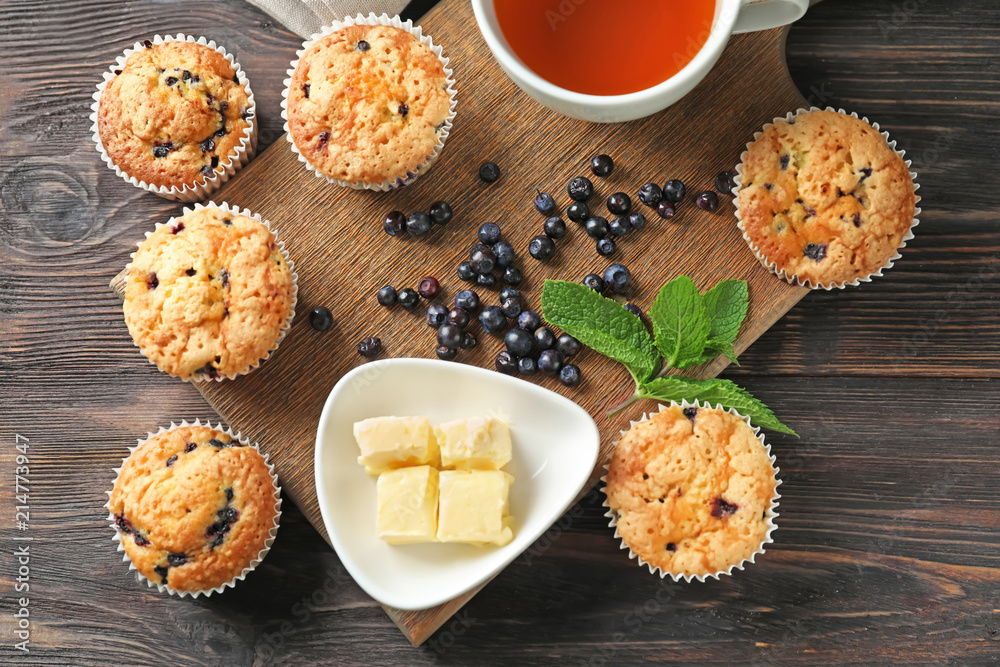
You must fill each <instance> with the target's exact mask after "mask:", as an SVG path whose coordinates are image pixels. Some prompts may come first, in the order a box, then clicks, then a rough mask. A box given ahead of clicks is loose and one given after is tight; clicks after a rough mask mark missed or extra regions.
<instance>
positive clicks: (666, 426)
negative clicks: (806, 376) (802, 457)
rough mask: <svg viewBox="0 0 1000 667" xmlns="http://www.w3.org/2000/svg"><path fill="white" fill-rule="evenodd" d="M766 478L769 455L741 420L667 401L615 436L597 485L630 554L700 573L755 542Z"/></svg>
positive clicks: (770, 494)
mask: <svg viewBox="0 0 1000 667" xmlns="http://www.w3.org/2000/svg"><path fill="white" fill-rule="evenodd" d="M776 485H777V481H776V480H775V471H774V466H772V464H771V459H770V456H769V455H768V453H767V450H766V449H765V447H764V445H762V444H761V442H760V440H758V439H757V437H756V436H755V435H754V432H753V430H752V429H751V428H750V427H749V426H747V424H746V422H745V421H743V420H742V419H740V418H739V417H736V416H734V415H732V414H730V413H728V412H726V411H724V410H719V409H710V408H700V409H699V408H693V407H692V408H683V409H682V408H681V407H680V406H677V405H673V406H671V407H668V408H665V409H663V410H662V411H661V412H659V413H657V414H655V415H652V416H651V417H649V419H647V420H645V421H642V422H639V423H638V424H636V425H634V426H633V427H632V428H631V429H630V430H629V431H628V432H627V433H626V434H625V435H624V436H623V437H622V440H621V442H619V443H618V446H617V448H616V449H615V452H614V455H613V456H612V459H611V465H610V467H609V469H608V475H607V484H606V487H605V489H604V491H605V493H606V494H607V497H608V505H609V506H610V507H611V511H612V513H613V516H615V517H616V521H617V528H618V533H619V534H620V535H621V537H622V539H623V540H624V541H625V544H626V545H628V547H629V548H630V549H631V550H632V551H633V552H634V553H635V554H636V555H638V556H639V558H641V559H642V560H643V561H645V562H646V563H649V564H650V565H652V566H653V567H658V568H660V570H661V571H663V572H666V573H668V574H671V575H675V576H687V577H704V576H712V575H714V574H716V573H719V572H722V571H727V570H729V569H730V568H731V567H732V566H734V565H738V564H740V563H741V562H742V561H743V560H744V559H747V558H750V557H751V556H752V555H753V554H754V553H755V552H756V551H757V550H758V549H759V548H760V546H761V545H762V544H763V543H764V541H765V539H766V538H767V536H768V533H769V531H770V529H771V524H770V521H769V515H770V514H771V513H770V511H769V510H770V507H771V501H772V499H773V498H774V497H775V487H776Z"/></svg>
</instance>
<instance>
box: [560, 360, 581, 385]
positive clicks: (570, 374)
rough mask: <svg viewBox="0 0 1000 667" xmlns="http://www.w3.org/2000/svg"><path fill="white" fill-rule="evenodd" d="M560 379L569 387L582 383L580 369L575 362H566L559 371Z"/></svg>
mask: <svg viewBox="0 0 1000 667" xmlns="http://www.w3.org/2000/svg"><path fill="white" fill-rule="evenodd" d="M559 381H560V382H562V383H563V384H564V385H566V386H567V387H575V386H576V385H578V384H580V369H579V368H577V367H576V366H574V365H573V364H566V365H565V366H563V367H562V369H560V371H559Z"/></svg>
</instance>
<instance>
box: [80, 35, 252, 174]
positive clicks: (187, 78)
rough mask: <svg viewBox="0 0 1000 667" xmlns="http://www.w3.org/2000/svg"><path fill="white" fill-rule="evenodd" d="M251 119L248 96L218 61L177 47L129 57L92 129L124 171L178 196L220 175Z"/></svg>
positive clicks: (197, 48) (198, 48)
mask: <svg viewBox="0 0 1000 667" xmlns="http://www.w3.org/2000/svg"><path fill="white" fill-rule="evenodd" d="M250 114H251V110H250V102H249V99H248V97H247V91H246V88H245V87H244V86H243V85H242V84H240V83H239V82H238V81H237V80H236V71H235V70H234V69H233V67H232V65H230V64H229V61H228V60H226V58H225V57H223V55H222V54H221V53H219V52H218V51H216V50H214V49H210V48H209V47H207V46H203V45H201V44H194V43H191V42H181V41H174V42H166V43H163V44H154V45H152V46H150V47H148V48H144V49H140V50H138V51H136V52H134V53H132V55H130V56H129V57H128V60H126V62H125V66H124V67H123V68H122V69H121V73H120V74H117V75H116V76H115V78H113V79H112V80H111V81H110V82H109V83H108V85H107V86H105V88H104V91H103V92H102V93H101V100H100V107H99V110H98V114H97V128H98V132H99V134H100V137H101V142H102V143H103V144H104V150H105V151H107V153H108V156H109V157H110V158H111V161H112V162H114V163H115V164H116V165H117V166H118V167H119V168H120V169H121V170H122V171H124V172H125V173H127V174H128V175H129V176H134V177H135V178H138V179H139V180H140V181H144V182H145V183H149V184H151V185H156V186H163V187H178V188H180V187H183V186H184V185H192V184H194V183H195V182H196V181H204V180H205V178H206V177H209V176H212V175H213V174H214V173H216V172H219V171H222V170H224V168H225V165H227V164H229V162H231V161H232V158H233V157H234V155H235V153H236V148H237V147H238V146H239V145H240V143H241V142H242V141H243V139H244V138H245V136H244V135H245V131H246V129H247V128H248V127H249V118H250Z"/></svg>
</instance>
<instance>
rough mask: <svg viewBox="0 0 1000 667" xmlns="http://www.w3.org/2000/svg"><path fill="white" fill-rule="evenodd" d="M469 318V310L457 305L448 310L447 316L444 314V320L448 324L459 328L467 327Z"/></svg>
mask: <svg viewBox="0 0 1000 667" xmlns="http://www.w3.org/2000/svg"><path fill="white" fill-rule="evenodd" d="M470 319H471V316H470V315H469V311H467V310H466V309H465V308H459V307H458V306H455V307H454V308H452V309H451V310H449V311H448V314H447V316H445V321H446V322H448V324H454V325H455V326H456V327H458V328H459V329H464V328H465V327H467V326H468V325H469V320H470Z"/></svg>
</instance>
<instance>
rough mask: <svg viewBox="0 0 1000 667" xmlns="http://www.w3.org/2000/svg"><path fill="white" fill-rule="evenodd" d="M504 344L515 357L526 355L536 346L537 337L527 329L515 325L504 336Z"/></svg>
mask: <svg viewBox="0 0 1000 667" xmlns="http://www.w3.org/2000/svg"><path fill="white" fill-rule="evenodd" d="M503 342H504V345H506V346H507V349H508V350H509V351H510V353H511V354H513V355H514V356H515V357H526V356H528V355H529V354H531V350H532V348H533V347H534V346H535V338H534V336H533V335H532V334H531V332H529V331H528V330H527V329H521V328H520V327H515V328H514V329H511V330H510V331H508V332H507V334H506V335H505V336H504V337H503Z"/></svg>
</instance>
